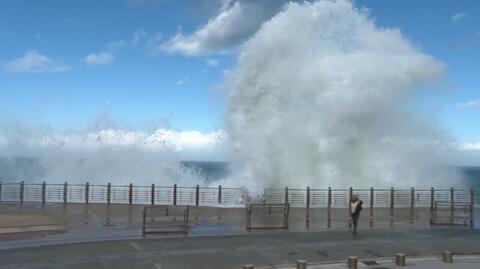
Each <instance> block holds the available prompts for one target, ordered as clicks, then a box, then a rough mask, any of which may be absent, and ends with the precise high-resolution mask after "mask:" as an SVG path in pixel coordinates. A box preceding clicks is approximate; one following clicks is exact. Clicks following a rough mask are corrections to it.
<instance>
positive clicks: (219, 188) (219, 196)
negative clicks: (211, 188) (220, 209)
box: [218, 185, 222, 204]
mask: <svg viewBox="0 0 480 269" xmlns="http://www.w3.org/2000/svg"><path fill="white" fill-rule="evenodd" d="M221 203H222V185H218V204H221Z"/></svg>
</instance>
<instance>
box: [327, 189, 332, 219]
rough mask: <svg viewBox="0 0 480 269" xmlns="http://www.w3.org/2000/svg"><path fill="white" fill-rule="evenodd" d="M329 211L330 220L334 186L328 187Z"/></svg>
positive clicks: (329, 217)
mask: <svg viewBox="0 0 480 269" xmlns="http://www.w3.org/2000/svg"><path fill="white" fill-rule="evenodd" d="M327 209H328V210H327V213H328V220H329V221H330V220H331V217H332V212H331V209H332V187H328V193H327Z"/></svg>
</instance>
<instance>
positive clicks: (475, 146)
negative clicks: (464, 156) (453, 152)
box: [458, 142, 480, 152]
mask: <svg viewBox="0 0 480 269" xmlns="http://www.w3.org/2000/svg"><path fill="white" fill-rule="evenodd" d="M458 149H459V150H460V151H478V152H480V142H478V143H463V144H460V145H459V146H458Z"/></svg>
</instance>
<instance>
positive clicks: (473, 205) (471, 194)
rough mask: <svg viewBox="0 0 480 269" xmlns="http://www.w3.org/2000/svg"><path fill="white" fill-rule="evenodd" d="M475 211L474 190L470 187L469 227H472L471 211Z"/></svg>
mask: <svg viewBox="0 0 480 269" xmlns="http://www.w3.org/2000/svg"><path fill="white" fill-rule="evenodd" d="M474 212H475V190H474V189H473V188H470V227H473V213H474Z"/></svg>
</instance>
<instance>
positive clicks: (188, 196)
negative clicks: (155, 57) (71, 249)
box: [0, 182, 479, 209]
mask: <svg viewBox="0 0 480 269" xmlns="http://www.w3.org/2000/svg"><path fill="white" fill-rule="evenodd" d="M478 193H479V192H477V194H478ZM354 194H355V195H357V196H358V197H359V198H360V199H361V200H363V206H364V207H366V208H416V207H417V208H433V206H434V203H435V201H443V202H446V201H447V202H450V203H451V204H452V208H453V207H454V204H455V203H456V202H459V203H465V202H468V203H470V204H472V206H473V205H474V203H475V191H474V189H468V190H467V189H454V188H450V189H434V188H430V189H415V188H411V189H394V188H390V189H374V188H370V189H352V188H349V189H332V188H328V189H313V188H309V187H307V188H305V189H289V188H288V187H286V188H284V189H281V188H269V189H265V190H264V192H263V195H262V196H261V197H260V198H259V199H260V200H261V201H258V199H257V200H256V201H255V202H256V203H258V202H263V203H267V204H281V203H285V204H286V203H288V204H290V206H291V207H294V208H307V209H308V208H348V207H349V203H348V201H349V199H350V197H351V196H352V195H354ZM248 201H249V199H248V198H247V193H246V192H245V190H244V189H242V188H224V187H222V186H221V185H220V186H218V187H200V186H199V185H197V186H195V187H180V186H177V185H176V184H175V185H173V186H156V185H154V184H152V185H150V186H134V185H133V184H129V185H112V184H111V183H108V184H104V185H101V184H100V185H96V184H89V183H86V184H69V183H67V182H65V183H63V184H47V183H46V182H43V183H25V182H8V183H5V182H4V183H2V182H0V202H18V203H23V202H39V203H86V204H88V203H105V204H111V203H112V204H113V203H116V204H150V205H155V204H158V205H160V204H162V205H195V206H200V205H202V206H245V204H247V203H248Z"/></svg>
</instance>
